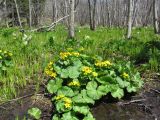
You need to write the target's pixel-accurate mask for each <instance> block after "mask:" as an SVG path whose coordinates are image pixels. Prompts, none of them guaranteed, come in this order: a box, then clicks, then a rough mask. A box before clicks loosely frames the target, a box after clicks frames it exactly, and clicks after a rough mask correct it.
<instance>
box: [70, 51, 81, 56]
mask: <svg viewBox="0 0 160 120" xmlns="http://www.w3.org/2000/svg"><path fill="white" fill-rule="evenodd" d="M71 54H72V55H73V56H76V57H78V56H79V55H80V54H79V53H78V52H72V53H71Z"/></svg>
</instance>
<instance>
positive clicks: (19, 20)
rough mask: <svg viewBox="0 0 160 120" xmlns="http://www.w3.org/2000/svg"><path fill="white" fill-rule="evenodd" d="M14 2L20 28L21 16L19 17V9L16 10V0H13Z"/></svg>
mask: <svg viewBox="0 0 160 120" xmlns="http://www.w3.org/2000/svg"><path fill="white" fill-rule="evenodd" d="M14 3H15V6H16V11H17V16H18V22H19V26H20V27H21V28H22V23H21V18H20V14H19V10H18V5H17V0H14Z"/></svg>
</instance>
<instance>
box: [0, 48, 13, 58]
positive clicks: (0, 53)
mask: <svg viewBox="0 0 160 120" xmlns="http://www.w3.org/2000/svg"><path fill="white" fill-rule="evenodd" d="M12 56H13V54H12V53H11V52H8V51H3V50H0V60H2V59H6V58H11V57H12Z"/></svg>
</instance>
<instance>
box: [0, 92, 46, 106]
mask: <svg viewBox="0 0 160 120" xmlns="http://www.w3.org/2000/svg"><path fill="white" fill-rule="evenodd" d="M43 92H44V91H40V92H38V94H39V93H43ZM33 95H36V94H35V93H31V94H28V95H25V96H21V97H18V98H15V99H11V100H8V101H7V102H4V103H2V104H1V105H0V107H2V105H4V104H7V103H11V102H15V101H18V100H21V99H24V98H27V97H31V96H33Z"/></svg>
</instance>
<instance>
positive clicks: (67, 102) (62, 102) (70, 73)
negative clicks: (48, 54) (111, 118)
mask: <svg viewBox="0 0 160 120" xmlns="http://www.w3.org/2000/svg"><path fill="white" fill-rule="evenodd" d="M80 51H81V50H79V51H74V50H73V49H71V48H70V49H68V51H65V52H61V53H60V55H59V59H57V60H55V62H49V63H48V65H47V66H46V68H45V73H46V75H47V76H48V77H49V81H48V84H47V90H48V92H49V93H50V94H51V95H52V96H53V98H52V101H53V103H54V106H55V113H54V116H53V120H61V119H62V120H64V119H65V120H82V119H83V120H95V118H94V117H93V115H92V113H91V111H90V108H89V106H91V105H94V104H95V102H96V101H97V100H99V99H100V98H102V97H103V96H105V95H107V94H108V93H110V94H111V95H112V97H113V98H115V99H120V98H122V97H123V96H124V90H127V92H136V91H138V90H139V89H140V88H141V87H142V83H143V82H142V80H141V77H140V74H139V73H138V72H135V70H134V71H132V70H133V68H132V69H131V67H130V63H127V64H117V63H114V62H113V61H111V60H99V59H98V58H99V57H97V58H95V57H94V58H93V57H91V56H88V55H86V54H83V53H80ZM82 116H83V118H82Z"/></svg>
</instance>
